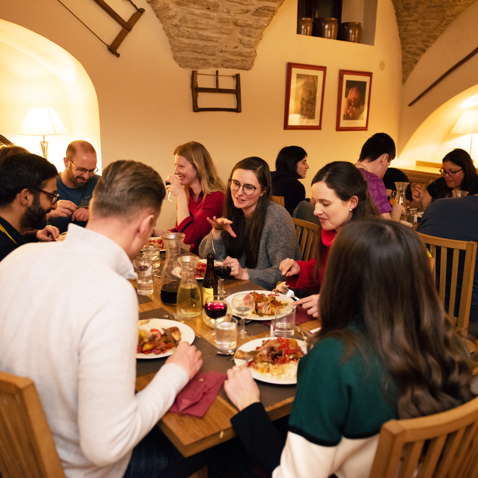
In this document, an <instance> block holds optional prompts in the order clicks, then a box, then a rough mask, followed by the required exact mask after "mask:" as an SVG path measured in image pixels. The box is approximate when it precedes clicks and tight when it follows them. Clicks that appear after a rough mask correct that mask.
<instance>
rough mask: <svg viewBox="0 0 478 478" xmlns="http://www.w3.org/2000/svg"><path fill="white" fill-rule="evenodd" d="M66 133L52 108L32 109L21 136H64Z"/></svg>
mask: <svg viewBox="0 0 478 478" xmlns="http://www.w3.org/2000/svg"><path fill="white" fill-rule="evenodd" d="M64 131H65V128H64V127H63V124H62V122H61V120H60V117H59V116H58V113H57V112H56V111H55V110H54V109H53V108H51V107H41V108H40V107H35V108H30V109H29V110H28V112H27V114H26V116H25V119H24V120H23V123H22V126H21V134H23V135H26V136H47V135H53V134H63V133H64Z"/></svg>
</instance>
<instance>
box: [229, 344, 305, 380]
mask: <svg viewBox="0 0 478 478" xmlns="http://www.w3.org/2000/svg"><path fill="white" fill-rule="evenodd" d="M274 338H277V337H263V338H262V339H253V340H250V341H249V342H246V343H245V344H242V345H241V346H240V347H238V349H237V350H243V351H244V352H250V351H251V350H255V349H256V348H257V347H260V346H261V345H262V344H263V343H264V342H265V341H266V340H271V339H274ZM295 340H297V339H295ZM297 342H298V344H299V345H300V348H301V349H302V351H303V352H304V354H305V353H307V347H306V345H305V342H304V341H303V340H297ZM234 362H235V364H236V365H242V364H245V363H247V360H240V359H237V358H236V357H234ZM297 365H298V362H297V364H296V367H295V374H294V376H293V377H290V376H287V377H281V376H280V375H272V374H270V373H260V372H258V371H257V370H256V369H255V368H254V367H250V368H249V370H250V371H251V373H252V376H253V377H254V378H255V379H256V380H260V381H261V382H266V383H272V384H274V385H295V384H296V383H297Z"/></svg>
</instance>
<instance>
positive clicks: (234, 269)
mask: <svg viewBox="0 0 478 478" xmlns="http://www.w3.org/2000/svg"><path fill="white" fill-rule="evenodd" d="M223 264H224V265H225V266H229V267H230V268H231V276H232V277H234V278H235V279H239V280H249V272H247V269H244V268H242V267H241V264H240V263H239V261H238V260H237V259H236V258H235V257H230V256H227V257H226V258H225V259H224V262H223Z"/></svg>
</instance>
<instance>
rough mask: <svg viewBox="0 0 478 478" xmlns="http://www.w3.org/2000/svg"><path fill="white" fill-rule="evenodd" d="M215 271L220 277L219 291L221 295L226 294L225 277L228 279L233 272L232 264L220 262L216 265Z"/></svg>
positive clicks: (218, 282)
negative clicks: (227, 264)
mask: <svg viewBox="0 0 478 478" xmlns="http://www.w3.org/2000/svg"><path fill="white" fill-rule="evenodd" d="M214 272H215V273H216V275H217V277H218V281H217V292H218V294H219V295H220V296H221V297H225V296H226V289H225V288H224V279H227V278H228V277H229V276H230V274H231V266H225V265H224V263H220V264H218V265H216V266H214Z"/></svg>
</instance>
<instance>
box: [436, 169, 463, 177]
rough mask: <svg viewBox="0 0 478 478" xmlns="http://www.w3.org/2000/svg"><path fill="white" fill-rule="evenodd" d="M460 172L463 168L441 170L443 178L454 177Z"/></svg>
mask: <svg viewBox="0 0 478 478" xmlns="http://www.w3.org/2000/svg"><path fill="white" fill-rule="evenodd" d="M460 171H463V168H460V169H443V168H440V174H441V175H442V176H454V175H455V174H458V173H459V172H460Z"/></svg>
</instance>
